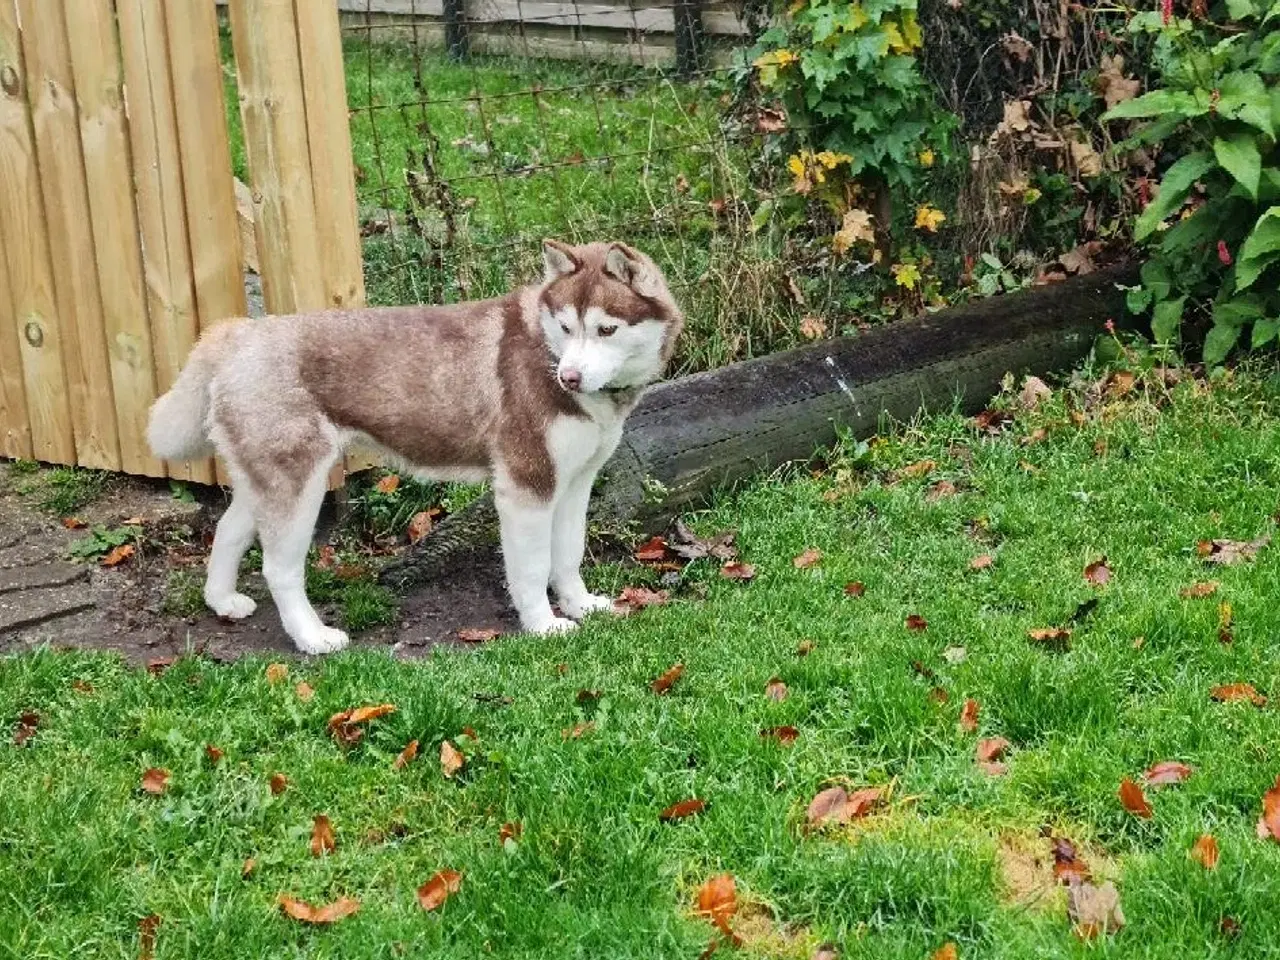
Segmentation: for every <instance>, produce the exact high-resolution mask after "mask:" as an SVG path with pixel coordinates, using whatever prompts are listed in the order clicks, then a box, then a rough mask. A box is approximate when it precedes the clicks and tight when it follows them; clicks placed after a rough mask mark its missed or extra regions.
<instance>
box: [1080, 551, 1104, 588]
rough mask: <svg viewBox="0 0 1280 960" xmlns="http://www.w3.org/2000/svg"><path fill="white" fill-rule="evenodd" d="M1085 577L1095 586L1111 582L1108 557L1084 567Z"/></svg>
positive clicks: (1102, 585)
mask: <svg viewBox="0 0 1280 960" xmlns="http://www.w3.org/2000/svg"><path fill="white" fill-rule="evenodd" d="M1084 578H1085V580H1087V581H1088V582H1089V583H1092V584H1093V585H1094V586H1095V587H1105V586H1106V585H1107V584H1108V583H1110V582H1111V568H1110V567H1108V566H1107V558H1106V557H1102V558H1101V559H1099V560H1095V561H1093V563H1091V564H1089V565H1088V566H1087V567H1085V568H1084Z"/></svg>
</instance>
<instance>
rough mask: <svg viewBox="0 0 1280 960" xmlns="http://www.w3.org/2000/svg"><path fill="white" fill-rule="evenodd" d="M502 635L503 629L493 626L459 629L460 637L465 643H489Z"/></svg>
mask: <svg viewBox="0 0 1280 960" xmlns="http://www.w3.org/2000/svg"><path fill="white" fill-rule="evenodd" d="M501 635H502V631H501V630H495V629H494V628H493V627H462V628H461V629H459V630H458V639H459V640H461V641H462V642H463V643H488V642H489V641H490V640H493V639H496V638H497V637H499V636H501Z"/></svg>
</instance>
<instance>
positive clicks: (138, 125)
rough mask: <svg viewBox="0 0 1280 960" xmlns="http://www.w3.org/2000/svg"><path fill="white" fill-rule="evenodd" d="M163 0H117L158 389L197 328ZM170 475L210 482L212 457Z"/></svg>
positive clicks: (173, 374) (173, 373) (171, 468)
mask: <svg viewBox="0 0 1280 960" xmlns="http://www.w3.org/2000/svg"><path fill="white" fill-rule="evenodd" d="M165 7H166V2H165V0H117V4H116V10H117V14H118V17H119V25H120V45H121V50H122V53H123V55H124V76H125V99H126V102H127V104H128V111H129V141H130V144H131V145H132V147H133V175H134V183H135V189H136V191H137V206H138V220H139V227H140V233H141V238H142V250H143V274H144V277H145V281H146V294H147V304H148V308H149V310H148V312H149V314H150V317H151V336H152V344H153V349H154V352H155V372H156V388H157V390H158V391H159V392H161V393H163V392H164V391H166V390H168V389H169V387H171V386H172V385H173V381H174V380H176V379H177V376H178V373H179V371H181V369H182V365H183V363H184V362H185V361H186V358H187V354H188V353H190V352H191V347H192V346H193V345H194V344H195V341H196V337H197V334H198V327H197V317H196V299H195V282H194V278H193V271H192V261H191V242H190V238H189V235H188V232H187V208H186V198H185V195H184V192H183V179H182V161H181V153H180V148H179V139H178V121H177V117H176V115H175V111H174V96H173V79H172V74H171V71H170V66H169V62H170V55H169V39H168V31H167V28H166V26H165ZM167 469H168V473H169V476H171V477H174V478H176V479H182V480H193V481H195V482H197V483H212V482H213V480H214V471H213V463H212V461H209V460H200V461H194V462H191V463H169V464H167Z"/></svg>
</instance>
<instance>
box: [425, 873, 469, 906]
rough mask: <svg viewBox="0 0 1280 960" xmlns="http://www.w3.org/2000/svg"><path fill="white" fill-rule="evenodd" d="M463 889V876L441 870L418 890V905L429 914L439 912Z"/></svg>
mask: <svg viewBox="0 0 1280 960" xmlns="http://www.w3.org/2000/svg"><path fill="white" fill-rule="evenodd" d="M461 889H462V874H460V873H459V872H458V871H457V870H441V871H440V872H439V873H437V874H436V875H435V876H434V877H432V878H431V879H430V880H428V881H427V882H426V883H424V884H423V885H422V886H420V887H419V888H418V903H420V904H421V905H422V909H423V910H426V911H428V912H430V911H432V910H438V909H439V908H440V907H442V906H444V902H445V901H446V900H448V899H449V898H450V897H451V896H453V895H454V894H455V893H457V892H458V891H459V890H461Z"/></svg>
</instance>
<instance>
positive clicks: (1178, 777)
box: [1142, 760, 1192, 787]
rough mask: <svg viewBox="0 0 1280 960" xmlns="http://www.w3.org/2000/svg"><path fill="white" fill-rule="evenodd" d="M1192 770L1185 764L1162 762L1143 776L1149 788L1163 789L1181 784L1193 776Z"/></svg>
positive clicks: (1173, 761) (1169, 761)
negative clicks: (1174, 784) (1170, 785)
mask: <svg viewBox="0 0 1280 960" xmlns="http://www.w3.org/2000/svg"><path fill="white" fill-rule="evenodd" d="M1191 773H1192V770H1191V768H1190V767H1189V766H1187V765H1186V764H1185V763H1178V761H1176V760H1162V761H1160V762H1159V763H1157V764H1155V765H1153V766H1152V767H1151V769H1150V770H1148V771H1147V772H1146V773H1144V774H1143V775H1142V779H1143V780H1145V781H1146V782H1147V786H1149V787H1163V786H1168V785H1169V784H1173V783H1181V782H1182V781H1183V780H1185V779H1187V777H1189V776H1191Z"/></svg>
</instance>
